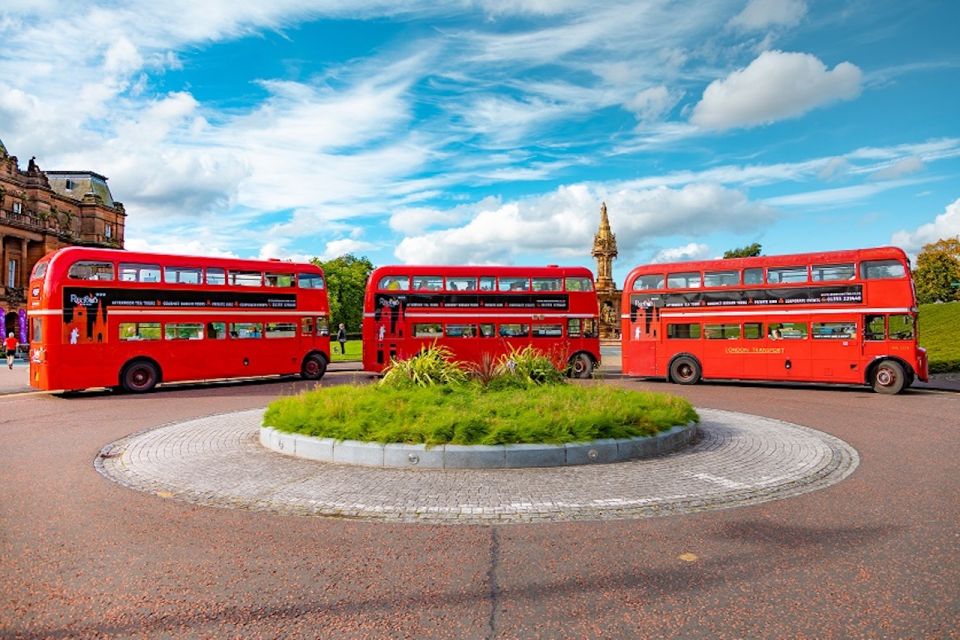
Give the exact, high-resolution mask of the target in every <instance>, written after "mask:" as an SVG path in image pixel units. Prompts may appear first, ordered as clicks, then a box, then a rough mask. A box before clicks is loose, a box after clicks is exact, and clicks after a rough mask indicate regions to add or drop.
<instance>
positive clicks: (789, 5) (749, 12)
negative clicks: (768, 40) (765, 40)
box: [728, 0, 807, 31]
mask: <svg viewBox="0 0 960 640" xmlns="http://www.w3.org/2000/svg"><path fill="white" fill-rule="evenodd" d="M806 12H807V5H806V3H805V2H803V0H750V1H749V2H748V3H747V6H745V7H744V8H743V11H741V12H740V13H738V14H737V15H736V16H734V17H733V18H731V19H730V22H729V23H728V24H729V26H731V27H734V28H737V29H743V30H744V31H756V30H760V29H766V28H768V27H772V26H779V27H792V26H793V25H795V24H797V23H798V22H800V19H801V18H803V16H804V14H805V13H806Z"/></svg>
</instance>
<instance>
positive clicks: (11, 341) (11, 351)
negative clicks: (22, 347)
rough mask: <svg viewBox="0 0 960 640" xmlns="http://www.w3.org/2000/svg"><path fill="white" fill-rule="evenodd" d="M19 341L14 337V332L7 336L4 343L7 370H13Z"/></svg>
mask: <svg viewBox="0 0 960 640" xmlns="http://www.w3.org/2000/svg"><path fill="white" fill-rule="evenodd" d="M17 344H19V343H18V342H17V339H16V338H15V337H14V336H13V331H11V332H10V333H9V335H7V339H6V340H4V341H3V348H4V349H6V350H7V368H9V369H13V358H14V357H15V356H16V355H17Z"/></svg>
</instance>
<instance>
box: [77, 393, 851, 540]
mask: <svg viewBox="0 0 960 640" xmlns="http://www.w3.org/2000/svg"><path fill="white" fill-rule="evenodd" d="M698 412H699V414H700V416H701V422H700V425H699V435H698V437H697V438H696V440H695V441H694V442H693V443H692V444H691V445H690V446H689V447H687V448H686V449H684V450H683V451H681V452H679V453H676V454H673V455H669V456H664V457H661V458H655V459H648V460H637V461H632V462H621V463H616V464H602V465H600V464H598V465H591V466H579V467H563V468H534V469H499V470H430V469H384V468H369V467H358V466H351V465H343V464H330V463H320V462H315V461H310V460H302V459H297V458H291V457H288V456H284V455H282V454H278V453H275V452H273V451H269V450H267V449H265V448H264V447H263V446H261V444H260V443H259V427H260V424H261V419H262V416H263V410H262V409H256V410H249V411H242V412H238V413H229V414H221V415H215V416H209V417H205V418H200V419H195V420H190V421H187V422H180V423H175V424H169V425H165V426H161V427H158V428H155V429H151V430H148V431H144V432H141V433H137V434H134V435H131V436H128V437H126V438H123V439H120V440H117V441H115V442H113V443H111V444H109V445H107V446H105V447H104V448H103V449H102V450H101V452H100V455H98V456H97V458H96V460H95V466H96V468H97V470H98V471H99V472H100V473H101V474H103V475H104V476H106V477H108V478H110V479H112V480H114V481H116V482H118V483H120V484H122V485H124V486H127V487H129V488H131V489H135V490H138V491H144V492H149V493H155V494H157V495H160V496H163V497H167V498H173V499H177V500H182V501H185V502H189V503H193V504H201V505H209V506H216V507H224V508H233V509H249V510H255V511H267V512H273V513H281V514H294V515H305V516H326V517H340V518H353V519H366V520H379V521H390V522H427V523H434V524H437V523H439V524H457V523H464V524H477V523H486V524H495V523H522V522H541V521H570V520H603V519H627V518H642V517H650V516H658V515H669V514H679V513H692V512H698V511H705V510H711V509H723V508H728V507H737V506H742V505H749V504H757V503H761V502H767V501H771V500H779V499H783V498H789V497H791V496H795V495H800V494H803V493H808V492H811V491H816V490H818V489H822V488H825V487H828V486H830V485H832V484H835V483H837V482H839V481H841V480H843V479H844V478H846V477H847V476H848V475H850V474H851V473H852V472H853V471H854V470H855V469H856V467H857V465H858V464H859V456H858V454H857V452H856V450H854V449H853V448H852V447H851V446H849V445H848V444H846V443H845V442H843V441H842V440H840V439H838V438H835V437H833V436H830V435H828V434H826V433H823V432H820V431H815V430H813V429H809V428H806V427H802V426H800V425H796V424H791V423H788V422H783V421H780V420H775V419H771V418H764V417H759V416H754V415H747V414H742V413H735V412H730V411H721V410H715V409H698Z"/></svg>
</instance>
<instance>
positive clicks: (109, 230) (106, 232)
mask: <svg viewBox="0 0 960 640" xmlns="http://www.w3.org/2000/svg"><path fill="white" fill-rule="evenodd" d="M111 236H113V227H112V226H110V225H109V224H108V225H105V226H104V227H103V237H104V238H106V239H107V240H109V239H110V237H111Z"/></svg>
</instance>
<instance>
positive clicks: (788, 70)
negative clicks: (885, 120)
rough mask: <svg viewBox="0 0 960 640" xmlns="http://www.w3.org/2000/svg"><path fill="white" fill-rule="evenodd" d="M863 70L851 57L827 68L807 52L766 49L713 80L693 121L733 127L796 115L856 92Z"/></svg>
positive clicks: (694, 114) (713, 127) (701, 125)
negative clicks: (742, 64)
mask: <svg viewBox="0 0 960 640" xmlns="http://www.w3.org/2000/svg"><path fill="white" fill-rule="evenodd" d="M862 75H863V74H862V73H861V71H860V69H859V68H858V67H857V66H856V65H853V64H850V63H849V62H841V63H840V64H838V65H837V66H836V67H834V68H833V70H828V69H827V68H826V66H825V65H824V64H823V63H822V62H821V61H820V60H819V59H817V58H816V57H815V56H812V55H810V54H808V53H789V52H784V51H764V52H763V53H761V54H760V55H759V56H758V57H757V58H756V59H755V60H754V61H753V62H751V63H750V64H749V65H748V66H747V67H746V68H744V69H738V70H737V71H734V72H733V73H731V74H730V75H729V76H727V77H726V78H723V79H722V80H714V81H713V82H711V83H710V85H709V86H708V87H707V89H706V90H705V91H704V92H703V98H702V99H701V100H700V102H699V103H697V105H696V107H694V109H693V115H692V116H691V118H690V121H691V122H692V123H693V124H695V125H697V126H699V127H704V128H710V129H729V128H732V127H751V126H756V125H760V124H768V123H771V122H775V121H777V120H783V119H785V118H793V117H796V116H799V115H802V114H804V113H806V112H807V111H810V110H811V109H815V108H816V107H819V106H822V105H825V104H828V103H830V102H834V101H836V100H851V99H853V98H855V97H857V96H858V95H860V85H861V79H862Z"/></svg>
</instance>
